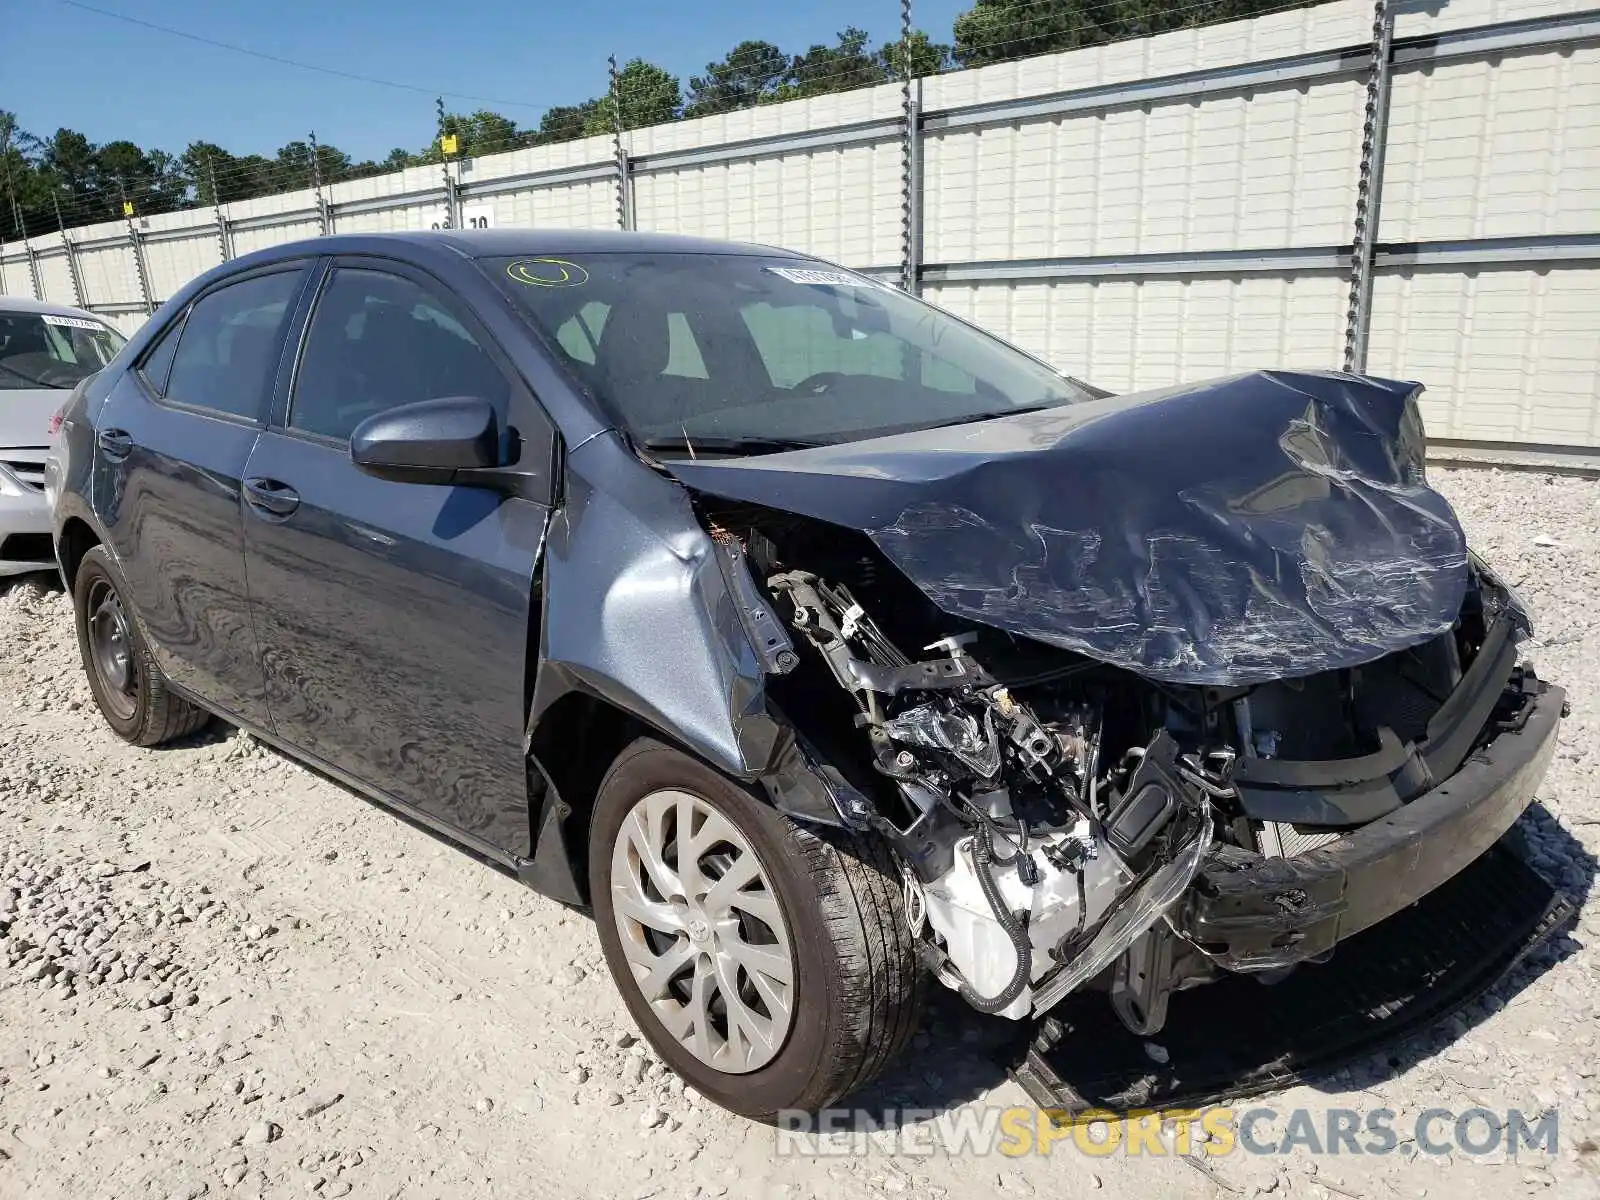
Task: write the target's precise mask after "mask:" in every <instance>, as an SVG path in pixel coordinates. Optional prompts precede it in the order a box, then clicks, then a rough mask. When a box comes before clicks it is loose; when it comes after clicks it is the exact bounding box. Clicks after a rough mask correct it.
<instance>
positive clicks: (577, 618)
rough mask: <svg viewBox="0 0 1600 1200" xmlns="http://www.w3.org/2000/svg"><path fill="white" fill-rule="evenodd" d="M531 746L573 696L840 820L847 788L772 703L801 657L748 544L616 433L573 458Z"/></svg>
mask: <svg viewBox="0 0 1600 1200" xmlns="http://www.w3.org/2000/svg"><path fill="white" fill-rule="evenodd" d="M544 572H545V574H544V597H545V603H544V621H543V629H542V633H541V641H542V649H541V653H540V660H539V666H538V674H537V677H536V680H535V683H534V692H533V703H532V705H531V710H530V713H529V722H528V730H529V742H530V745H531V744H532V742H533V739H534V735H535V734H536V733H537V731H538V728H539V725H540V723H541V721H542V720H543V718H544V717H545V715H546V714H547V713H549V712H550V710H551V708H552V707H553V706H554V705H555V703H556V702H557V701H558V700H560V699H561V698H562V697H563V696H566V695H568V694H570V693H572V692H574V691H579V692H583V693H586V694H589V695H592V696H595V697H598V698H599V699H601V700H604V701H605V702H606V703H607V704H609V705H612V706H613V707H615V708H617V709H619V710H621V711H623V712H625V713H628V714H630V715H632V716H634V717H636V718H638V720H640V721H641V722H643V723H644V724H645V725H647V726H649V727H651V728H652V729H655V730H657V731H658V732H660V733H661V734H662V735H663V737H665V738H667V739H668V740H670V741H671V742H673V743H675V744H677V745H679V746H682V747H683V748H684V749H685V750H687V751H688V752H690V753H692V754H694V755H696V756H697V757H699V758H701V759H703V760H705V761H706V762H707V763H709V764H711V765H712V766H714V767H716V768H718V769H719V770H721V771H723V772H725V773H727V774H728V775H730V776H733V777H734V778H736V779H740V780H743V781H745V782H747V783H756V782H760V783H762V785H763V787H764V789H765V792H766V794H767V795H768V797H769V798H770V799H772V800H773V801H774V803H775V804H776V805H777V806H778V807H779V808H781V809H784V810H785V811H789V812H791V813H792V814H793V815H795V816H797V817H801V818H803V819H808V820H820V821H826V822H828V823H830V824H839V823H840V822H841V803H840V801H839V799H838V795H839V793H838V792H837V790H836V789H835V788H833V787H831V786H830V785H829V783H828V782H827V781H825V779H824V777H823V774H822V773H821V772H820V771H819V770H818V769H817V768H815V767H814V766H813V765H811V760H810V759H809V757H808V756H806V755H804V754H802V753H801V752H800V751H799V749H798V748H797V745H796V740H795V735H794V733H793V731H792V730H791V729H790V728H789V727H788V726H787V724H786V723H784V722H783V721H782V720H781V719H780V718H778V717H777V716H776V715H775V714H774V712H773V711H772V709H771V708H770V706H769V704H768V702H767V694H766V683H765V681H766V677H767V675H768V674H769V673H773V672H778V673H781V672H783V671H786V670H790V669H792V668H793V666H794V665H795V663H796V662H797V661H798V659H797V657H796V656H795V654H794V650H793V646H792V644H791V643H790V641H789V638H788V635H787V634H786V633H785V632H784V630H783V628H782V626H781V624H780V623H779V622H778V621H777V620H776V618H775V617H774V615H773V614H772V612H771V610H770V608H769V607H768V605H767V603H766V599H765V597H764V596H763V595H762V593H761V592H760V590H759V589H758V588H757V587H756V586H755V583H754V581H753V580H752V579H751V578H750V575H749V572H748V570H747V569H746V567H745V565H744V561H743V554H742V551H741V550H739V548H738V547H737V546H730V545H725V544H723V543H719V542H717V541H715V540H713V539H712V537H711V536H710V535H709V534H708V533H707V532H706V531H705V529H703V528H702V527H701V525H700V523H699V521H698V520H697V519H696V517H695V514H694V510H693V508H692V506H691V504H690V501H689V495H688V492H687V491H686V490H685V489H684V487H683V486H682V485H681V484H679V483H677V482H675V481H673V480H670V479H667V478H664V477H663V476H661V475H659V474H657V473H655V472H654V471H652V470H651V469H650V468H648V467H647V466H645V465H644V464H643V463H641V462H640V461H639V459H638V458H637V457H635V456H634V455H633V454H632V453H631V452H630V451H629V450H628V448H627V447H626V446H625V445H624V444H623V442H622V441H621V439H620V438H619V437H617V436H616V435H615V434H602V435H600V436H598V437H595V438H592V439H590V440H589V441H588V442H586V443H584V444H583V445H582V446H580V447H578V448H577V449H576V450H574V451H573V452H572V453H571V454H569V455H568V457H567V466H566V477H565V498H564V502H563V504H562V507H561V509H560V511H559V512H558V513H557V514H556V516H555V518H554V519H553V521H552V522H551V526H550V535H549V539H548V541H547V543H546V552H545V565H544Z"/></svg>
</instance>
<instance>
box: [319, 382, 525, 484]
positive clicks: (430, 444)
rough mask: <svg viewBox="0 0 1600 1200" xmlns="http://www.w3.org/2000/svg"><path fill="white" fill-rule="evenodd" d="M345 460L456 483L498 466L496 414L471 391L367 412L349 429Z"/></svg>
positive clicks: (384, 474)
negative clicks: (465, 474) (466, 474)
mask: <svg viewBox="0 0 1600 1200" xmlns="http://www.w3.org/2000/svg"><path fill="white" fill-rule="evenodd" d="M350 461H351V462H353V463H355V465H356V466H357V467H359V468H360V469H361V470H363V471H365V472H366V473H367V474H368V475H376V476H377V477H378V478H379V479H392V480H395V481H397V482H400V483H443V484H449V483H456V482H462V483H465V482H468V481H467V480H465V479H462V480H458V479H457V475H458V474H459V473H461V472H472V471H479V470H483V469H484V468H488V467H498V466H500V420H499V418H498V417H497V416H496V415H495V411H494V406H493V405H492V404H490V403H489V402H488V401H487V400H480V399H478V398H477V397H476V396H444V397H441V398H440V399H437V400H418V401H416V402H415V403H413V404H402V405H400V406H399V407H398V408H391V409H389V411H387V412H381V413H377V414H375V415H373V416H370V417H368V418H367V419H366V420H365V421H363V422H361V424H359V425H357V426H356V427H355V431H354V432H353V433H352V434H351V435H350Z"/></svg>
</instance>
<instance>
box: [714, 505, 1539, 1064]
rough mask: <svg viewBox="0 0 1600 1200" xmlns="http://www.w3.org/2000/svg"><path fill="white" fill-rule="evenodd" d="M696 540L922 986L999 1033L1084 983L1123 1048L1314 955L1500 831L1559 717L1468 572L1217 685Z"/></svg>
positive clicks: (787, 528)
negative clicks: (921, 965)
mask: <svg viewBox="0 0 1600 1200" xmlns="http://www.w3.org/2000/svg"><path fill="white" fill-rule="evenodd" d="M702 519H703V520H704V521H705V523H706V525H707V528H708V529H709V530H710V531H711V533H712V535H713V537H714V538H716V539H717V540H718V541H720V542H722V543H723V544H724V545H729V546H737V547H738V548H739V550H740V553H741V556H742V557H743V559H744V560H745V561H746V562H747V564H748V567H749V569H750V571H751V574H752V576H753V578H754V579H756V580H757V581H759V583H760V584H763V585H764V591H765V592H766V594H767V597H768V598H769V599H770V601H771V605H772V610H771V611H772V613H773V614H775V615H777V616H778V617H780V618H782V619H784V620H786V622H787V623H788V625H789V626H790V628H791V630H792V631H793V633H794V635H795V638H794V640H795V641H796V643H803V644H800V645H797V646H796V650H797V651H798V659H797V660H795V661H791V662H789V663H786V664H785V666H786V669H785V671H784V672H783V673H782V674H781V675H778V674H775V675H773V676H771V677H770V678H769V680H768V684H769V693H768V699H769V703H770V704H771V705H772V706H773V708H774V711H775V712H776V713H777V714H778V715H779V716H780V718H781V719H782V721H783V722H784V723H785V724H787V725H788V726H790V727H792V728H793V729H795V730H796V731H797V732H798V734H799V736H800V738H801V743H802V746H803V750H804V754H805V757H806V759H807V761H809V762H812V763H816V764H825V765H826V768H827V772H828V773H829V775H830V776H831V777H832V778H833V779H835V780H837V781H838V783H839V785H840V786H839V790H842V791H847V792H848V793H849V794H850V795H851V796H852V797H853V798H854V801H855V807H854V809H853V811H845V816H846V817H847V818H848V819H850V820H851V821H852V822H853V823H856V824H869V825H871V826H872V827H873V828H875V829H876V830H877V831H878V832H879V833H880V834H881V835H882V836H883V837H884V838H885V839H887V840H888V841H889V843H890V844H891V845H892V846H893V847H894V848H895V850H896V851H897V853H898V855H899V858H900V861H901V863H902V869H903V874H904V883H905V887H906V891H907V909H908V912H909V914H910V919H911V923H912V927H913V932H914V933H915V934H916V936H917V937H918V939H919V942H920V945H921V948H922V953H923V956H924V958H925V960H926V961H927V963H928V965H929V966H930V968H931V969H932V970H933V971H934V973H935V974H936V975H937V977H938V978H939V979H940V980H941V981H942V982H943V983H945V984H946V985H947V986H949V987H951V988H953V989H955V990H957V991H959V993H960V994H961V995H962V996H963V998H964V999H965V1000H966V1001H967V1002H968V1003H969V1004H971V1005H972V1006H973V1007H974V1008H977V1009H978V1010H980V1011H983V1012H987V1013H994V1014H998V1015H1002V1016H1005V1017H1009V1018H1013V1019H1022V1018H1029V1017H1037V1016H1040V1015H1042V1014H1045V1013H1047V1012H1048V1011H1049V1010H1050V1009H1051V1008H1053V1007H1054V1006H1055V1005H1057V1004H1058V1003H1059V1002H1060V1001H1061V1000H1062V999H1063V998H1064V997H1066V996H1067V995H1069V994H1071V993H1074V992H1077V991H1079V990H1080V989H1086V988H1095V989H1101V990H1104V991H1105V992H1107V993H1108V995H1109V1000H1110V1003H1111V1005H1112V1007H1113V1009H1114V1011H1115V1012H1116V1014H1117V1016H1118V1017H1119V1018H1120V1019H1121V1021H1122V1023H1123V1024H1124V1025H1126V1026H1127V1027H1128V1028H1129V1029H1130V1030H1133V1031H1134V1032H1136V1033H1139V1034H1148V1033H1152V1032H1154V1031H1156V1030H1158V1029H1160V1028H1161V1027H1162V1025H1163V1023H1164V1020H1165V1014H1166V1009H1167V1000H1168V998H1169V997H1170V996H1171V995H1172V994H1173V993H1174V992H1175V991H1178V990H1181V989H1185V988H1190V987H1194V986H1198V985H1201V984H1204V983H1207V982H1210V981H1213V980H1216V979H1219V978H1222V977H1224V976H1225V975H1227V974H1230V973H1239V974H1245V973H1248V974H1255V975H1258V976H1260V977H1262V978H1264V979H1271V978H1274V977H1276V976H1281V975H1283V974H1285V973H1287V972H1289V971H1291V970H1293V969H1294V967H1295V966H1296V965H1297V964H1300V963H1302V962H1307V961H1319V960H1321V959H1324V958H1326V957H1327V956H1328V955H1329V954H1331V953H1332V952H1333V950H1334V948H1335V946H1336V944H1337V943H1338V942H1339V941H1341V940H1343V939H1344V938H1346V937H1349V936H1351V935H1352V934H1355V933H1357V932H1359V931H1361V930H1362V929H1365V928H1367V927H1368V926H1370V925H1372V924H1374V923H1376V922H1378V921H1380V920H1382V919H1384V918H1385V917H1387V916H1389V915H1390V914H1392V913H1395V912H1397V911H1399V910H1400V909H1402V908H1405V907H1406V906H1408V905H1409V904H1411V903H1413V902H1414V901H1415V900H1417V899H1418V898H1419V897H1421V896H1423V895H1425V894H1427V893H1428V892H1430V891H1432V890H1433V889H1435V888H1437V887H1438V886H1440V885H1441V884H1443V883H1444V882H1445V881H1446V880H1448V879H1449V878H1451V877H1452V876H1453V875H1454V874H1456V873H1457V872H1458V871H1459V870H1461V868H1463V867H1465V866H1466V865H1467V864H1468V863H1470V862H1472V861H1473V860H1474V859H1475V858H1477V857H1478V856H1479V855H1481V854H1482V853H1483V852H1484V851H1485V850H1487V849H1488V848H1489V846H1490V845H1491V844H1492V843H1494V842H1495V841H1496V840H1497V839H1498V838H1499V837H1500V836H1501V834H1503V833H1504V832H1505V831H1506V829H1508V828H1509V827H1510V825H1511V824H1512V823H1513V822H1514V821H1515V820H1516V818H1517V816H1518V815H1519V814H1520V813H1521V812H1522V810H1523V809H1524V808H1525V807H1526V806H1527V805H1528V803H1529V802H1530V801H1531V799H1532V797H1533V792H1534V788H1535V787H1536V785H1537V784H1538V782H1539V780H1540V779H1541V778H1542V776H1543V773H1544V770H1545V767H1546V765H1547V763H1548V761H1549V758H1550V755H1551V753H1552V750H1553V747H1554V743H1555V736H1556V730H1557V726H1558V723H1559V717H1560V715H1561V710H1562V708H1563V706H1564V698H1563V695H1562V693H1561V691H1560V689H1558V688H1555V687H1552V686H1550V685H1548V684H1546V683H1544V682H1543V681H1541V680H1539V679H1538V678H1536V676H1535V675H1534V674H1533V672H1532V671H1531V670H1529V669H1527V668H1525V667H1522V666H1519V665H1518V663H1517V649H1516V647H1517V644H1518V643H1519V642H1520V641H1521V640H1522V638H1523V637H1524V636H1525V635H1526V634H1527V632H1528V631H1529V625H1528V618H1527V615H1526V613H1525V612H1524V611H1523V609H1522V608H1521V606H1520V605H1519V604H1518V602H1517V600H1516V598H1515V596H1514V595H1513V594H1512V593H1511V592H1510V591H1509V590H1508V589H1507V588H1505V587H1504V586H1503V585H1502V584H1501V583H1500V582H1499V581H1498V580H1497V579H1495V577H1494V576H1493V574H1492V573H1491V572H1490V571H1488V570H1487V569H1486V568H1485V567H1484V566H1483V565H1482V564H1481V563H1479V562H1478V561H1477V560H1476V559H1472V560H1471V561H1470V562H1469V564H1468V571H1467V574H1468V583H1467V587H1466V589H1465V598H1464V601H1463V603H1462V605H1461V608H1460V612H1459V615H1458V617H1457V618H1456V620H1455V621H1454V622H1453V623H1451V624H1450V626H1449V628H1447V629H1446V630H1445V631H1443V632H1441V633H1439V634H1437V635H1436V636H1433V637H1431V638H1428V639H1426V640H1424V641H1421V642H1419V643H1418V644H1416V645H1413V646H1410V647H1408V648H1406V649H1402V650H1398V651H1394V652H1391V653H1388V654H1385V655H1382V656H1380V657H1377V658H1375V659H1374V660H1372V661H1370V662H1367V663H1364V664H1361V665H1357V666H1346V667H1339V668H1335V669H1330V670H1323V671H1315V672H1313V673H1310V674H1306V675H1301V676H1292V677H1286V678H1282V679H1275V680H1268V681H1261V682H1250V683H1244V684H1239V685H1231V686H1230V685H1218V684H1210V683H1179V682H1171V681H1163V680H1157V679H1151V678H1148V677H1146V676H1144V675H1141V674H1140V673H1138V672H1136V671H1133V670H1130V669H1128V668H1127V667H1124V666H1121V665H1115V664H1111V663H1107V662H1104V661H1100V660H1098V659H1096V658H1092V657H1088V656H1085V655H1083V654H1080V653H1077V652H1075V651H1073V650H1070V649H1065V648H1062V647H1060V646H1051V645H1047V644H1045V643H1042V642H1039V641H1036V640H1032V639H1029V638H1027V637H1024V636H1020V635H1018V634H1016V633H1014V632H1007V631H1003V630H1000V629H997V628H993V627H990V626H986V625H983V624H980V623H977V622H972V621H964V620H960V619H957V618H952V616H951V615H950V614H949V612H948V611H947V609H946V608H945V607H944V606H939V605H935V604H933V603H931V602H930V601H929V599H928V597H927V596H926V594H925V593H924V592H923V591H922V590H920V589H919V588H917V587H915V586H912V585H911V584H910V583H909V581H908V580H907V579H906V578H905V577H904V576H903V575H902V574H901V573H900V572H898V571H897V570H896V569H895V567H894V566H893V565H891V564H890V562H888V561H887V560H886V558H885V557H884V555H883V554H881V553H880V552H879V551H878V550H877V549H876V547H875V546H874V545H873V544H872V542H871V541H870V540H869V539H868V538H866V537H862V536H860V535H858V534H856V533H854V532H852V531H850V530H846V529H842V528H840V527H836V526H829V525H826V524H824V523H820V522H816V521H813V520H810V519H808V518H803V517H796V516H793V515H792V514H787V513H782V512H779V511H776V510H773V509H769V508H766V507H763V506H759V505H754V504H749V503H731V504H730V503H724V502H707V503H704V504H703V506H702Z"/></svg>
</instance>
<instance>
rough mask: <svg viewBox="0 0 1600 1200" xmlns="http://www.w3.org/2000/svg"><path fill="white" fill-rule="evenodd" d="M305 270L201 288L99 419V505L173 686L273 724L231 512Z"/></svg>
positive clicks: (286, 269) (285, 269)
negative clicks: (200, 291) (200, 292)
mask: <svg viewBox="0 0 1600 1200" xmlns="http://www.w3.org/2000/svg"><path fill="white" fill-rule="evenodd" d="M308 277H309V270H308V262H307V261H305V260H301V261H295V262H289V263H284V264H280V265H276V266H273V267H268V268H263V269H261V270H259V271H254V272H250V273H248V274H245V275H241V276H238V277H234V278H230V279H228V280H227V281H225V282H223V283H220V284H218V285H217V286H215V287H213V288H210V289H208V290H207V291H205V292H204V293H202V294H201V295H200V296H199V297H197V298H196V299H195V300H194V301H193V303H191V304H190V305H188V306H187V308H186V309H185V310H184V312H182V313H181V314H179V315H178V316H177V317H175V318H174V319H173V321H172V322H171V324H170V325H169V327H168V328H167V329H166V330H165V331H164V332H163V333H162V334H161V336H160V337H159V338H157V339H156V340H155V341H154V342H153V343H152V344H151V346H150V347H149V349H148V350H147V351H146V352H145V353H144V354H143V355H142V356H141V357H140V359H139V361H138V363H137V364H136V365H135V368H134V369H133V370H131V371H128V372H125V373H124V374H123V376H122V378H121V379H120V380H119V381H118V383H117V384H116V386H115V387H114V388H113V389H112V391H111V393H110V395H108V396H107V398H106V402H105V404H104V406H103V407H102V408H101V410H100V413H99V415H98V417H97V419H96V447H95V478H94V485H93V487H94V492H93V495H94V504H95V509H96V512H97V513H98V515H99V517H100V520H101V525H102V527H103V529H104V531H105V534H106V537H107V541H108V543H109V545H110V547H111V549H112V552H113V553H114V554H115V556H116V558H117V562H118V566H119V567H120V569H121V571H122V574H123V576H124V578H125V580H126V582H127V584H128V587H129V589H130V591H131V594H132V598H133V604H134V607H135V610H136V611H137V613H138V616H139V619H140V621H141V623H142V625H143V628H144V630H145V633H146V635H147V637H148V640H149V643H150V652H151V654H152V655H153V656H154V657H155V660H156V662H157V664H158V665H159V666H160V668H161V670H162V672H163V673H164V674H165V675H166V676H167V678H168V679H169V680H171V681H172V682H173V683H175V684H177V685H178V686H179V687H180V688H183V689H186V690H187V691H189V692H191V693H193V694H194V695H195V696H197V697H199V698H200V699H202V700H204V701H206V702H207V703H209V704H212V705H214V706H217V707H220V708H223V709H225V710H227V711H228V712H230V713H232V714H234V715H236V716H238V717H240V718H241V719H243V720H244V721H246V722H249V723H253V724H256V725H261V726H266V725H267V724H268V722H269V720H270V716H269V712H268V709H267V705H266V697H265V689H264V688H263V685H262V674H261V661H260V654H259V652H258V648H257V643H256V638H255V631H254V629H253V628H252V625H251V619H250V611H249V596H248V589H247V588H246V586H245V573H244V545H243V542H244V528H243V517H242V514H241V510H240V503H239V489H240V482H241V480H242V479H243V476H244V466H245V461H246V459H248V458H249V456H250V451H251V448H252V447H253V446H254V445H255V440H256V436H257V434H258V433H260V431H261V429H262V427H263V425H264V424H265V420H266V415H267V409H268V404H269V400H270V397H271V394H272V391H273V389H274V386H275V382H276V379H277V374H278V366H279V361H280V358H281V357H282V351H283V347H284V343H285V334H286V332H287V330H288V329H289V327H290V325H291V324H292V318H293V316H294V313H295V309H296V306H297V304H298V302H299V300H300V293H301V289H302V288H303V287H304V285H305V283H306V280H307V278H308Z"/></svg>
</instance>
